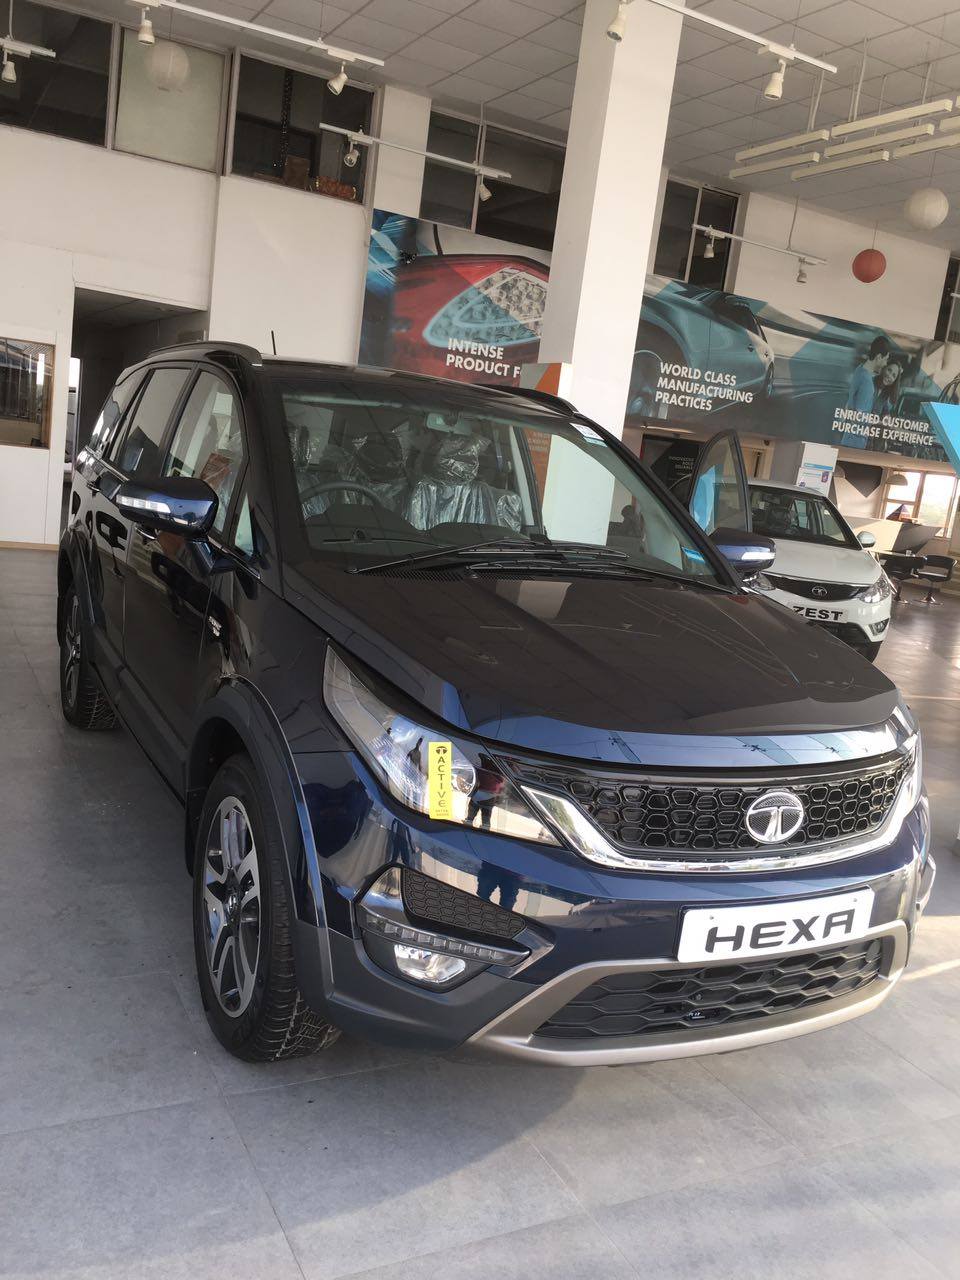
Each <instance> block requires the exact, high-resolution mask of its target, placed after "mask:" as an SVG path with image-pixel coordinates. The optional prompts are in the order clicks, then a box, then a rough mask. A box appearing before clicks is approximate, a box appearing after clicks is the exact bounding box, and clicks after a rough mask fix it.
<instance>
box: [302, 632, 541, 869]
mask: <svg viewBox="0 0 960 1280" xmlns="http://www.w3.org/2000/svg"><path fill="white" fill-rule="evenodd" d="M323 697H324V701H325V702H326V704H327V707H328V709H329V710H330V712H331V714H332V715H333V717H334V719H335V720H336V721H337V723H338V724H339V725H340V727H341V729H342V730H343V731H344V733H345V734H346V735H347V737H348V738H349V739H350V741H351V742H352V743H353V745H354V746H355V747H356V749H357V751H358V752H359V753H360V755H361V757H362V758H363V760H364V762H365V763H366V764H367V766H368V767H369V768H370V770H371V771H372V772H373V774H374V775H375V776H376V778H377V779H378V781H379V782H381V783H382V784H383V785H384V786H385V787H386V789H387V790H388V791H389V792H390V794H391V795H392V796H393V798H394V799H395V800H399V801H400V803H401V804H405V805H407V807H408V808H410V809H414V810H416V812H417V813H422V814H425V815H426V816H427V817H430V818H434V819H437V820H440V821H444V822H453V823H456V824H458V825H459V826H465V827H476V828H481V829H482V830H484V831H489V832H492V833H493V834H494V835H501V836H511V837H513V838H514V839H518V840H536V841H539V842H541V843H543V844H553V845H556V844H559V843H560V842H559V840H557V838H556V836H554V835H553V833H552V832H551V831H550V830H548V828H547V827H546V826H545V825H544V823H543V822H541V820H540V818H539V817H538V816H537V815H536V814H535V813H534V812H533V810H532V809H531V808H530V807H529V805H528V804H527V802H526V800H524V798H523V797H522V796H521V795H520V794H519V793H518V792H517V791H516V789H515V788H514V786H513V784H512V783H511V782H510V780H509V779H508V778H507V777H506V775H505V774H504V773H503V772H502V770H501V769H500V768H499V766H498V765H497V763H496V761H495V760H494V759H493V758H492V757H491V756H490V755H489V754H488V753H487V752H486V751H484V750H483V749H482V748H481V747H478V746H476V745H475V744H474V743H472V742H467V741H464V740H462V739H458V738H456V737H455V736H454V735H452V734H450V733H448V732H447V730H446V729H438V728H431V727H428V726H427V725H425V724H422V723H420V722H419V721H418V720H416V719H415V718H413V717H412V716H411V715H409V714H407V713H406V712H403V711H399V710H397V709H395V708H394V707H391V706H390V705H389V704H388V703H386V702H385V701H384V700H383V698H382V697H381V696H380V695H379V694H377V693H375V692H374V691H373V689H371V688H370V687H369V685H368V684H366V683H364V681H363V680H362V679H361V678H360V677H359V676H358V675H357V673H356V672H355V671H354V670H353V669H352V668H351V667H349V666H348V665H347V663H346V662H345V661H344V660H343V658H341V657H340V655H339V654H338V653H337V652H336V651H335V650H334V649H333V648H332V647H331V648H328V649H327V657H326V663H325V665H324V672H323Z"/></svg>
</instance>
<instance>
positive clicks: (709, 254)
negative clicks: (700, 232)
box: [703, 236, 717, 259]
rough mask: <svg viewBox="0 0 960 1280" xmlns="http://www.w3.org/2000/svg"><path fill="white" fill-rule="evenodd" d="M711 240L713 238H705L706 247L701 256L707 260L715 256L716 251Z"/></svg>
mask: <svg viewBox="0 0 960 1280" xmlns="http://www.w3.org/2000/svg"><path fill="white" fill-rule="evenodd" d="M713 239H714V238H713V236H708V237H707V247H706V248H705V249H704V251H703V256H704V257H705V258H707V259H710V258H715V257H716V256H717V251H716V249H715V248H714V247H713Z"/></svg>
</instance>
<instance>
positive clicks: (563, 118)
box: [542, 111, 570, 129]
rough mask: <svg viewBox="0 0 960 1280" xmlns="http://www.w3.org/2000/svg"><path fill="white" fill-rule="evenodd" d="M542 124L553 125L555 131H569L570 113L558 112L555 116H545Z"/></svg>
mask: <svg viewBox="0 0 960 1280" xmlns="http://www.w3.org/2000/svg"><path fill="white" fill-rule="evenodd" d="M542 123H543V124H551V125H553V127H554V128H555V129H569V128H570V112H569V111H558V112H557V113H556V114H555V115H552V116H545V117H544V119H543V121H542Z"/></svg>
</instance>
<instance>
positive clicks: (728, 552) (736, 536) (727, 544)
mask: <svg viewBox="0 0 960 1280" xmlns="http://www.w3.org/2000/svg"><path fill="white" fill-rule="evenodd" d="M710 537H711V539H712V541H713V545H714V546H715V547H716V548H717V550H718V551H719V552H720V554H721V555H722V556H723V558H724V560H726V561H728V562H729V563H730V564H732V565H733V567H734V568H735V569H736V570H737V572H738V573H739V574H740V576H741V577H743V578H752V577H754V576H755V575H756V574H758V573H766V572H767V570H768V569H770V568H771V567H772V566H773V562H774V560H775V559H776V555H777V549H776V546H775V545H774V542H773V539H772V538H764V537H763V536H762V535H761V534H759V533H746V532H745V531H744V530H743V529H714V531H713V533H712V534H711V535H710Z"/></svg>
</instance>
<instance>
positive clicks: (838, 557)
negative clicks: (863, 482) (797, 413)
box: [750, 480, 892, 662]
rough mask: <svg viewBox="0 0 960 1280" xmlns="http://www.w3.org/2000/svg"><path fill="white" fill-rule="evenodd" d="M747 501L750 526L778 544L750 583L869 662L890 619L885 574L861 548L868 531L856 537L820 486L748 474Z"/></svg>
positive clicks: (869, 542)
mask: <svg viewBox="0 0 960 1280" xmlns="http://www.w3.org/2000/svg"><path fill="white" fill-rule="evenodd" d="M750 506H751V510H752V512H753V529H754V532H755V533H762V534H765V535H766V536H767V537H769V538H772V539H773V540H774V542H775V543H776V547H777V558H776V560H775V561H774V564H773V569H772V570H771V571H770V572H769V573H766V574H764V575H762V576H761V578H760V580H759V581H758V582H757V584H756V586H757V589H759V590H761V591H764V592H767V593H768V594H769V595H770V596H772V598H773V599H774V600H778V601H779V602H780V603H781V604H785V605H786V606H787V607H788V608H790V609H792V610H793V611H794V613H797V614H799V615H800V617H802V618H806V619H807V621H809V622H815V623H817V624H818V625H820V626H822V627H826V629H827V630H828V631H832V632H833V634H834V635H835V636H839V638H840V639H841V640H844V641H846V643H847V644H849V645H850V646H851V647H852V648H854V649H856V650H858V651H859V652H860V653H862V654H863V655H864V657H866V658H869V659H870V660H871V662H872V661H873V659H874V658H875V657H876V656H877V654H878V653H879V652H880V645H881V643H882V642H883V638H884V636H885V635H886V633H887V629H888V628H889V626H890V611H891V596H892V591H891V588H890V582H889V579H888V578H887V575H886V574H885V573H884V572H883V570H882V569H881V567H880V565H879V564H878V563H877V560H876V557H875V556H873V555H871V553H870V552H869V551H868V550H866V548H867V547H871V546H873V545H874V538H873V535H872V534H870V533H863V534H861V535H860V537H859V538H858V537H857V535H856V534H855V533H854V532H853V530H852V529H851V528H850V526H849V525H848V524H847V522H846V521H845V520H844V518H843V516H842V515H841V514H840V512H839V511H838V510H837V509H836V507H835V506H834V505H833V503H832V502H830V501H829V499H827V498H825V497H824V496H823V495H822V494H819V493H815V492H813V491H812V490H810V489H798V488H795V487H794V486H793V485H787V484H778V483H776V482H775V481H773V480H757V481H753V482H751V484H750Z"/></svg>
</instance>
